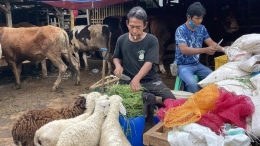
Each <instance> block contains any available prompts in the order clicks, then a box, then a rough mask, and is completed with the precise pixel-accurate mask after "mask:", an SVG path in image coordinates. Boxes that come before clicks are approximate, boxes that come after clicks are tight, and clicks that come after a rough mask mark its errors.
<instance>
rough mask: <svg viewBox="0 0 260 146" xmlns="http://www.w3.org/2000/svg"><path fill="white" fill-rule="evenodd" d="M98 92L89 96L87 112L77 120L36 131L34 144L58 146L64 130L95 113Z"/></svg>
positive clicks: (47, 126)
mask: <svg viewBox="0 0 260 146" xmlns="http://www.w3.org/2000/svg"><path fill="white" fill-rule="evenodd" d="M100 96H101V94H100V93H98V92H91V93H89V94H88V95H87V107H88V108H87V111H86V112H85V113H84V114H82V115H79V116H77V117H75V118H70V119H61V120H55V121H52V122H50V123H48V124H45V125H44V126H42V127H41V128H40V129H39V130H37V131H36V133H35V136H34V144H35V145H36V146H56V144H57V142H58V139H59V136H60V134H61V132H62V131H63V130H65V129H66V128H67V127H70V126H72V125H74V124H76V123H79V122H81V121H83V120H85V119H87V118H88V117H89V116H90V115H91V114H92V113H93V111H94V108H95V99H97V98H98V97H100Z"/></svg>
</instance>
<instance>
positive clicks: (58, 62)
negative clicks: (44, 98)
mask: <svg viewBox="0 0 260 146" xmlns="http://www.w3.org/2000/svg"><path fill="white" fill-rule="evenodd" d="M47 57H48V58H49V59H50V61H51V62H52V64H53V65H54V66H55V67H57V68H58V70H59V75H58V78H57V80H56V81H55V83H54V85H53V87H52V91H56V90H57V89H58V86H59V84H60V82H61V80H62V78H63V76H64V74H65V72H66V70H67V66H66V64H65V63H64V62H63V61H62V59H61V57H58V56H53V55H51V56H50V55H49V56H47Z"/></svg>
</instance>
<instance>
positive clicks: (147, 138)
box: [143, 122, 170, 146]
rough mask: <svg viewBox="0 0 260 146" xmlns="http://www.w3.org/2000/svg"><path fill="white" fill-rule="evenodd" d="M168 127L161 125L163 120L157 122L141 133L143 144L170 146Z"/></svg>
mask: <svg viewBox="0 0 260 146" xmlns="http://www.w3.org/2000/svg"><path fill="white" fill-rule="evenodd" d="M167 131H168V129H167V128H164V127H163V122H159V123H158V124H156V125H155V126H154V127H153V128H151V129H150V130H148V131H147V132H145V133H144V135H143V144H144V145H146V146H170V144H169V142H168V140H167V136H168V132H167Z"/></svg>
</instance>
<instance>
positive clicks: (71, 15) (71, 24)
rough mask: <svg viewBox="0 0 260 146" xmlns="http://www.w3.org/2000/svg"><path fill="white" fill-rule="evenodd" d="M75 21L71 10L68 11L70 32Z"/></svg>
mask: <svg viewBox="0 0 260 146" xmlns="http://www.w3.org/2000/svg"><path fill="white" fill-rule="evenodd" d="M74 20H75V16H74V13H73V10H70V30H71V29H72V28H73V27H74V22H75V21H74Z"/></svg>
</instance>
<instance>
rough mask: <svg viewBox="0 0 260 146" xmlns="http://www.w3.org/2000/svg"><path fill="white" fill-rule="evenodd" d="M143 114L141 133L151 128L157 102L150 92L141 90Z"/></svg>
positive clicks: (153, 123)
mask: <svg viewBox="0 0 260 146" xmlns="http://www.w3.org/2000/svg"><path fill="white" fill-rule="evenodd" d="M142 98H143V115H144V117H145V125H144V130H143V133H145V132H146V131H148V130H149V129H151V128H152V127H153V126H154V125H155V122H154V108H155V105H156V104H157V102H156V97H155V95H153V94H152V93H147V92H143V93H142Z"/></svg>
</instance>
